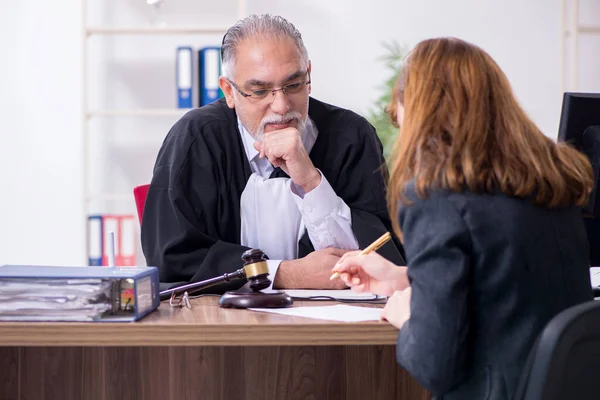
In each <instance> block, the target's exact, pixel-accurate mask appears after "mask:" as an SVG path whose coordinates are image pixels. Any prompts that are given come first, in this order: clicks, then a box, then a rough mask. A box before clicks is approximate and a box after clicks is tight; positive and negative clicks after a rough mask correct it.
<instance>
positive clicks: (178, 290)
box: [160, 249, 271, 300]
mask: <svg viewBox="0 0 600 400" xmlns="http://www.w3.org/2000/svg"><path fill="white" fill-rule="evenodd" d="M266 260H267V256H266V255H265V253H264V252H263V251H262V250H260V249H250V250H246V251H245V252H244V254H242V261H244V266H243V267H242V268H240V269H238V270H237V271H235V272H231V273H226V274H223V275H222V276H218V277H216V278H210V279H206V280H204V281H200V282H194V283H190V284H187V285H183V286H178V287H175V288H171V289H167V290H163V291H162V292H160V299H161V300H166V299H168V298H169V297H171V295H172V294H173V293H175V294H176V295H178V294H182V293H184V292H188V295H192V294H193V293H196V292H198V291H200V290H202V289H206V288H209V287H211V286H215V285H218V284H221V283H225V282H231V281H234V280H237V279H247V280H248V283H247V284H246V285H245V287H249V288H250V289H252V290H251V292H259V291H261V290H263V289H266V288H268V287H269V286H271V280H270V279H269V268H268V266H267V261H266Z"/></svg>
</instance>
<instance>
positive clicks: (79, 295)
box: [0, 278, 112, 321]
mask: <svg viewBox="0 0 600 400" xmlns="http://www.w3.org/2000/svg"><path fill="white" fill-rule="evenodd" d="M111 292H112V283H111V281H109V280H106V279H44V278H5V279H2V280H0V321H1V320H4V321H92V320H94V319H96V318H99V317H101V316H102V315H103V314H104V313H105V312H107V311H111V310H112V299H111Z"/></svg>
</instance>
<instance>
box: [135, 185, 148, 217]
mask: <svg viewBox="0 0 600 400" xmlns="http://www.w3.org/2000/svg"><path fill="white" fill-rule="evenodd" d="M149 188H150V185H140V186H136V187H135V188H133V197H134V199H135V206H136V208H137V214H138V219H139V220H140V224H141V223H142V217H143V215H144V205H145V204H146V196H148V189H149Z"/></svg>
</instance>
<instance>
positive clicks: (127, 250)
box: [87, 214, 138, 267]
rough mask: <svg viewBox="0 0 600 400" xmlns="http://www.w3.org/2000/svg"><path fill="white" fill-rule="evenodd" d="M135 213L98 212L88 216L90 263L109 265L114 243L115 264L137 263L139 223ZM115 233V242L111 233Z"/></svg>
mask: <svg viewBox="0 0 600 400" xmlns="http://www.w3.org/2000/svg"><path fill="white" fill-rule="evenodd" d="M135 218H136V217H135V215H133V214H97V215H90V216H88V231H87V238H88V265H89V266H109V264H110V263H109V261H110V257H109V255H110V254H111V253H112V249H111V243H114V256H115V258H114V260H115V265H116V266H120V267H128V266H134V265H136V263H137V240H138V233H137V225H136V219H135ZM111 232H113V234H114V242H112V241H111V240H110V233H111Z"/></svg>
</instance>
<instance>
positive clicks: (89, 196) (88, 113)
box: [82, 0, 246, 217]
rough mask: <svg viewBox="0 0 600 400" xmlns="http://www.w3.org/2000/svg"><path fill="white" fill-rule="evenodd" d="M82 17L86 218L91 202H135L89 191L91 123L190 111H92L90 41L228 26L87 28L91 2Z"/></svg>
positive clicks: (241, 2)
mask: <svg viewBox="0 0 600 400" xmlns="http://www.w3.org/2000/svg"><path fill="white" fill-rule="evenodd" d="M82 2H83V4H82V18H83V23H82V27H83V32H82V36H83V41H82V42H83V43H82V46H83V48H82V57H83V60H82V68H83V71H82V75H83V90H82V95H83V98H82V110H83V111H82V112H83V116H82V121H83V126H82V134H83V140H82V154H83V180H84V181H83V191H84V194H83V202H84V207H83V208H84V212H85V213H86V215H85V217H87V215H88V213H89V203H90V202H91V201H114V202H124V201H127V202H133V193H132V190H133V188H131V189H132V190H131V191H130V192H129V193H102V192H98V191H94V190H92V188H90V179H89V174H90V160H89V156H88V154H89V144H90V139H89V135H90V122H91V121H92V120H94V119H96V118H120V117H129V118H132V117H133V118H138V117H139V118H164V117H171V118H173V117H178V116H182V115H183V114H185V113H186V112H187V111H189V109H181V108H172V109H170V108H145V109H90V107H89V98H90V95H93V94H92V93H90V84H89V60H88V58H89V53H90V51H89V50H90V49H89V43H88V42H89V40H90V38H92V37H96V36H114V35H122V36H128V35H190V34H191V35H204V34H221V35H222V34H224V33H225V32H226V31H227V29H228V27H229V26H225V25H197V26H166V27H161V26H155V27H154V26H149V27H148V26H141V27H138V26H90V25H88V6H89V0H82ZM235 11H236V14H237V15H236V17H237V18H238V19H241V18H243V17H244V16H246V0H237V10H235Z"/></svg>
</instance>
